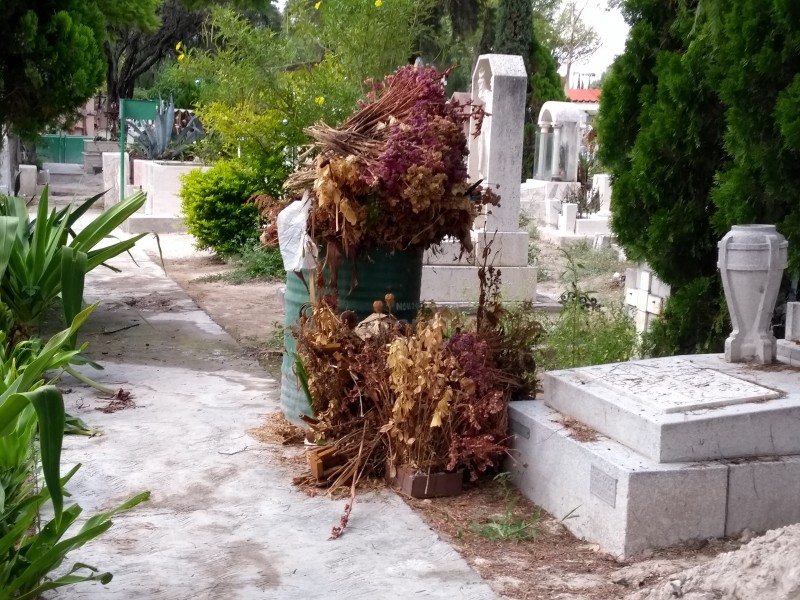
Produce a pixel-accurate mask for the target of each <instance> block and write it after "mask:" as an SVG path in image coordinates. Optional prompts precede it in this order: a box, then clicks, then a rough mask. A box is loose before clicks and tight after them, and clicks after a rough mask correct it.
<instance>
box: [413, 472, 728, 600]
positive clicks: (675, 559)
mask: <svg viewBox="0 0 800 600" xmlns="http://www.w3.org/2000/svg"><path fill="white" fill-rule="evenodd" d="M406 501H407V502H408V503H409V504H410V505H411V506H413V507H414V508H415V509H416V510H417V511H418V512H419V513H420V514H421V515H422V516H423V518H424V519H425V520H426V521H427V522H428V524H429V525H430V526H431V527H432V528H433V529H434V530H436V532H437V533H438V534H439V535H440V536H441V537H442V538H443V539H445V540H446V541H448V542H449V543H451V544H452V545H453V546H454V547H455V548H456V549H458V551H459V552H461V554H462V555H463V556H464V558H466V560H467V561H468V562H469V563H470V565H472V567H473V568H474V569H475V570H476V571H477V572H478V573H479V574H480V576H481V577H483V578H484V579H485V580H486V581H487V582H488V583H489V585H491V586H492V588H493V589H494V590H495V591H497V592H498V593H499V594H502V595H503V596H504V597H505V598H509V599H513V600H567V599H569V600H617V599H619V598H624V597H625V596H627V595H628V594H631V593H634V592H638V591H641V590H646V589H649V588H651V587H653V586H655V585H656V584H658V583H660V582H662V581H667V580H668V579H669V577H670V576H671V575H673V574H674V573H676V572H679V571H682V570H683V569H687V568H690V567H694V566H696V565H700V564H703V563H705V562H707V561H708V560H710V559H712V558H713V557H714V556H716V555H717V554H719V553H720V552H726V551H729V550H733V549H735V548H737V547H738V546H739V545H740V543H739V542H738V541H735V540H711V541H703V542H699V543H696V544H687V545H684V546H681V547H677V548H671V549H667V550H662V551H657V552H651V553H648V554H646V555H643V556H641V557H639V558H637V559H633V560H628V561H617V560H615V558H614V557H612V556H610V555H608V554H604V553H602V552H600V551H599V547H598V546H597V545H596V544H590V543H587V542H585V541H583V540H579V539H576V538H575V537H574V536H573V535H572V534H571V533H569V531H567V529H566V528H565V527H564V525H563V522H562V521H563V520H565V519H568V518H570V515H562V516H561V517H560V518H555V517H553V516H552V515H549V514H547V513H546V512H544V511H542V510H541V509H540V508H538V507H537V506H535V505H534V504H533V503H531V502H530V501H529V500H527V499H526V498H525V497H524V496H522V495H521V494H519V493H518V492H517V491H516V490H507V489H505V488H504V486H502V485H499V484H498V483H496V482H494V481H484V482H478V483H476V484H472V485H470V486H468V487H467V489H466V491H465V492H464V493H463V494H462V495H460V496H457V497H454V498H438V499H435V500H413V499H407V500H406ZM509 507H512V508H513V514H514V516H515V517H517V518H519V519H527V520H530V519H531V518H532V517H533V518H537V517H538V524H537V529H538V535H537V536H536V537H535V539H533V540H522V541H520V542H519V543H515V542H514V541H511V540H490V539H486V538H484V537H482V536H481V535H479V533H477V532H476V531H475V530H474V528H473V523H475V524H476V525H477V526H478V527H479V526H480V525H481V524H483V523H486V522H487V520H488V519H489V517H491V516H492V515H503V514H505V513H506V511H507V509H508V508H509ZM579 510H580V508H578V511H579ZM659 598H660V596H659Z"/></svg>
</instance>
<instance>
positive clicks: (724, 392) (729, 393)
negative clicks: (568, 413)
mask: <svg viewBox="0 0 800 600" xmlns="http://www.w3.org/2000/svg"><path fill="white" fill-rule="evenodd" d="M580 373H581V376H583V377H585V378H587V379H588V380H591V381H594V382H597V383H600V384H602V385H606V386H608V387H610V388H613V389H614V391H616V392H618V393H620V394H623V395H625V396H627V397H629V398H631V399H633V400H635V401H636V402H638V403H640V404H642V405H644V406H647V407H649V408H652V409H655V410H657V411H659V412H661V413H675V412H685V411H690V410H696V409H703V408H719V407H722V406H728V405H731V404H742V403H744V402H754V401H759V400H771V399H773V398H779V397H780V396H781V395H782V394H781V392H778V391H775V390H771V389H769V388H765V387H762V386H760V385H756V384H755V383H751V382H749V381H745V380H743V379H739V378H738V377H734V376H732V375H727V374H725V373H721V372H720V371H716V370H714V369H708V368H703V367H698V366H697V365H695V364H693V363H691V362H689V361H687V360H682V359H673V360H671V361H668V362H665V361H663V360H662V361H657V362H653V363H620V364H614V365H599V366H596V367H585V368H583V369H581V370H580Z"/></svg>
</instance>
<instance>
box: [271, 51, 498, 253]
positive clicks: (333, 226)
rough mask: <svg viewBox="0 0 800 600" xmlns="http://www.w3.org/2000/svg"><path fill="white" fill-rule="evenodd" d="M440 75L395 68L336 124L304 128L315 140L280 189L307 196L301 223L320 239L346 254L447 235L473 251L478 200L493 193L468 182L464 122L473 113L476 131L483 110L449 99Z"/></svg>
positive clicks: (491, 199)
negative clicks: (306, 216) (309, 203)
mask: <svg viewBox="0 0 800 600" xmlns="http://www.w3.org/2000/svg"><path fill="white" fill-rule="evenodd" d="M444 75H446V73H439V72H438V71H436V69H434V68H432V67H428V68H423V69H415V68H414V67H402V68H400V69H398V71H397V72H396V73H395V74H394V75H391V76H389V77H387V78H386V79H385V80H384V81H383V82H380V83H378V84H375V86H374V89H373V91H372V92H371V94H370V96H369V98H368V100H367V102H365V103H364V104H363V105H362V107H361V109H360V110H359V111H357V112H356V113H355V114H354V115H353V116H351V117H350V118H349V119H348V120H347V121H346V122H345V123H343V124H342V125H341V126H339V127H336V128H333V127H330V126H328V125H325V124H317V125H314V126H313V127H309V128H308V129H306V133H307V134H308V135H309V136H310V137H311V139H312V140H313V144H312V146H311V148H310V149H309V151H308V152H306V153H305V154H304V157H303V158H304V159H305V160H306V162H305V164H304V165H303V166H302V167H301V168H300V169H298V170H297V172H295V173H294V174H293V175H292V176H290V177H289V179H288V180H287V181H286V183H285V187H286V188H287V189H289V190H290V191H292V192H295V193H297V194H301V193H303V192H305V191H308V192H310V193H311V197H312V207H311V210H310V219H309V229H310V233H311V235H312V237H313V238H314V239H315V240H316V241H317V242H318V243H320V244H322V245H328V246H329V245H331V244H334V245H336V246H337V247H338V249H339V251H340V253H342V254H344V255H348V256H353V255H355V254H356V253H357V252H358V251H359V250H361V249H364V248H367V247H373V246H381V247H385V248H390V249H396V250H405V249H409V248H427V247H430V246H431V245H433V244H437V243H439V242H440V241H441V240H442V239H443V238H444V237H447V236H451V237H455V238H457V239H459V240H461V242H462V244H463V245H464V247H465V248H466V249H467V250H469V249H471V240H470V236H469V233H470V230H471V228H472V223H473V221H474V219H475V217H476V216H477V214H478V212H479V208H480V206H481V205H483V204H497V203H498V202H499V198H498V197H497V196H496V194H494V193H493V192H492V191H491V190H484V191H483V192H481V191H476V190H477V186H476V185H470V184H469V183H468V182H467V171H466V164H465V158H466V155H467V153H468V150H467V140H466V136H465V134H464V127H463V126H464V123H465V122H467V121H468V120H470V119H471V118H474V120H475V122H476V124H477V125H476V127H478V128H479V126H480V122H481V121H482V118H483V112H482V110H481V109H480V108H479V107H474V106H472V105H469V104H468V105H463V104H458V103H454V102H448V101H447V100H446V98H445V92H444V85H443V82H442V80H443V77H444ZM478 132H479V129H476V132H475V133H476V134H477V133H478Z"/></svg>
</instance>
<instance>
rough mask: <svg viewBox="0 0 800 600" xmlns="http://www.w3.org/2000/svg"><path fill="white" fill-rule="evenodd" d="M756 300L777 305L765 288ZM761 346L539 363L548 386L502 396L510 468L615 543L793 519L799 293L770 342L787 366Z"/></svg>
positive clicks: (594, 538) (799, 461) (799, 487)
mask: <svg viewBox="0 0 800 600" xmlns="http://www.w3.org/2000/svg"><path fill="white" fill-rule="evenodd" d="M750 241H752V240H750ZM778 241H779V242H781V240H778ZM750 245H752V244H750ZM778 246H779V247H780V251H781V253H780V256H779V258H781V257H782V256H783V250H785V247H784V246H783V243H782V242H781V243H779V244H778ZM728 250H729V249H728ZM751 250H753V248H751ZM722 262H723V263H724V262H725V261H724V260H723V261H722ZM784 265H785V262H782V261H781V260H774V261H772V267H773V268H774V269H775V270H777V272H778V273H780V271H782V269H783V266H784ZM751 266H752V265H751ZM728 268H730V267H728ZM731 282H732V283H731ZM731 284H732V285H733V287H736V286H741V285H743V283H742V282H740V281H734V280H731V281H729V285H731ZM763 287H764V291H763V293H764V294H765V295H768V294H767V293H766V292H767V291H768V290H766V288H767V287H768V286H763ZM726 293H727V290H726ZM734 304H736V303H735V302H734ZM757 304H758V306H759V307H760V310H762V311H764V312H768V313H770V314H771V312H772V306H771V305H770V304H769V298H767V299H766V301H763V302H760V303H757ZM748 318H749V319H750V321H751V322H756V321H758V319H759V318H760V317H759V316H758V315H757V314H750V315H749V316H748ZM759 348H760V346H756V347H755V348H754V349H753V355H752V356H751V359H750V361H749V362H741V361H740V362H731V361H730V360H726V356H725V355H724V354H702V355H692V356H678V357H667V358H658V359H648V360H638V361H630V362H626V363H618V364H609V365H598V366H593V367H582V368H576V369H566V370H562V371H552V372H547V373H545V374H544V376H543V384H544V394H543V399H542V400H532V401H526V402H513V403H512V404H511V407H510V408H509V421H510V427H511V430H512V433H513V434H514V448H515V450H516V454H517V455H516V457H515V459H514V460H510V461H509V465H508V466H509V470H510V471H511V472H512V474H513V477H514V480H515V481H516V483H517V485H518V486H519V488H520V490H521V491H522V492H523V493H524V494H525V495H526V496H528V497H529V498H530V499H531V500H533V501H534V502H535V503H537V504H538V505H540V506H542V507H543V508H544V509H545V510H547V511H548V512H550V513H552V514H553V515H554V516H555V517H557V518H561V517H563V516H565V515H567V514H570V512H571V511H574V512H572V515H571V517H570V518H569V519H567V520H565V521H564V525H565V526H566V527H567V528H568V529H570V530H571V531H572V532H573V533H574V534H575V535H577V536H579V537H584V538H586V539H587V540H589V541H591V542H595V543H598V544H600V546H601V547H602V549H603V550H605V551H608V552H611V553H613V554H615V555H618V556H621V557H627V556H630V555H633V554H636V553H638V552H640V551H642V550H645V549H649V548H661V547H666V546H670V545H673V544H678V543H681V542H686V541H690V540H697V539H705V538H709V537H724V536H735V535H737V534H739V533H740V532H741V531H742V530H743V529H750V530H752V531H754V532H759V531H764V530H767V529H772V528H776V527H781V526H784V525H789V524H792V523H797V522H800V502H797V497H798V494H800V436H798V435H797V424H798V423H800V378H798V372H797V370H796V369H795V368H792V367H800V303H790V304H789V305H788V307H787V323H786V339H785V340H779V341H778V342H777V358H778V360H779V361H781V362H783V363H785V365H788V366H778V367H774V368H769V369H764V368H762V367H760V366H759V364H758V361H759V356H758V355H757V354H758V351H759ZM728 358H729V359H730V357H728ZM570 423H579V424H581V425H583V426H585V427H588V428H589V429H590V430H592V431H594V432H595V435H594V437H593V439H589V440H588V441H580V440H586V439H587V438H586V436H585V435H583V436H581V437H580V440H579V439H576V438H575V437H573V434H572V429H571V428H570ZM584 433H585V432H584Z"/></svg>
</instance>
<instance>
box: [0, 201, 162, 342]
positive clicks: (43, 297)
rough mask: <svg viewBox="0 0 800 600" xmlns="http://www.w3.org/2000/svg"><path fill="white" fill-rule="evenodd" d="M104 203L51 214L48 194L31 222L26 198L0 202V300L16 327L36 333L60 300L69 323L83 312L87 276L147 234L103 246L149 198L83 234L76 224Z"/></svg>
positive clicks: (115, 210) (127, 204)
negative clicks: (91, 209)
mask: <svg viewBox="0 0 800 600" xmlns="http://www.w3.org/2000/svg"><path fill="white" fill-rule="evenodd" d="M101 197H102V194H98V195H97V196H93V197H92V198H89V199H88V200H86V201H84V202H83V203H82V204H80V205H78V206H73V205H69V206H67V207H66V208H64V209H62V210H60V211H56V210H55V209H53V210H52V211H50V212H48V208H49V207H48V188H45V189H44V191H43V192H42V195H41V197H40V198H39V207H38V210H37V213H36V218H35V219H31V218H30V216H29V215H28V208H27V206H26V205H25V202H24V201H23V200H22V198H18V197H0V298H2V301H3V302H4V303H5V304H6V305H7V306H8V307H9V308H10V309H11V312H12V314H13V316H14V319H15V321H16V324H17V325H18V326H21V327H23V328H26V329H30V328H35V327H36V326H37V325H38V323H39V321H40V319H41V317H42V313H43V311H44V310H45V309H46V308H47V307H48V305H50V303H52V302H53V300H54V299H55V298H56V297H57V296H58V295H59V294H61V296H62V299H63V301H64V310H65V316H66V321H67V323H69V322H71V321H72V319H73V317H74V316H75V315H76V314H77V312H78V311H79V310H80V306H81V302H82V296H83V282H84V276H85V274H86V273H88V272H89V271H91V270H92V269H94V268H95V267H97V266H99V265H102V264H104V263H105V262H106V261H107V260H109V259H111V258H114V257H115V256H117V255H119V254H121V253H123V252H126V251H128V250H130V249H131V248H133V246H134V245H135V244H136V242H137V241H138V240H139V239H141V238H142V237H143V236H144V235H146V234H139V235H137V236H134V237H131V238H130V239H127V240H121V241H118V242H116V243H111V244H108V245H101V242H103V241H104V240H106V239H107V238H108V237H109V236H110V235H111V233H112V232H113V231H114V229H116V228H117V227H119V226H120V225H121V224H122V223H123V222H124V221H125V220H126V219H127V218H128V217H130V216H131V215H132V214H133V213H135V212H136V211H137V210H139V209H140V208H141V207H142V206H143V205H144V202H145V195H144V194H142V193H138V194H135V195H133V196H131V197H130V198H127V199H126V200H124V201H122V202H120V203H118V204H115V205H114V206H113V207H111V208H109V209H108V210H106V211H104V212H103V213H102V214H101V215H99V216H98V217H97V218H95V219H94V220H92V221H91V222H90V223H88V224H87V225H86V226H85V227H83V228H82V229H81V231H80V232H79V233H77V234H76V233H75V232H74V230H73V227H74V226H75V224H76V222H77V220H78V219H79V218H80V217H81V216H83V215H84V214H86V212H87V211H88V210H89V209H90V208H91V207H92V205H93V204H94V203H95V202H97V200H99V199H100V198H101Z"/></svg>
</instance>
